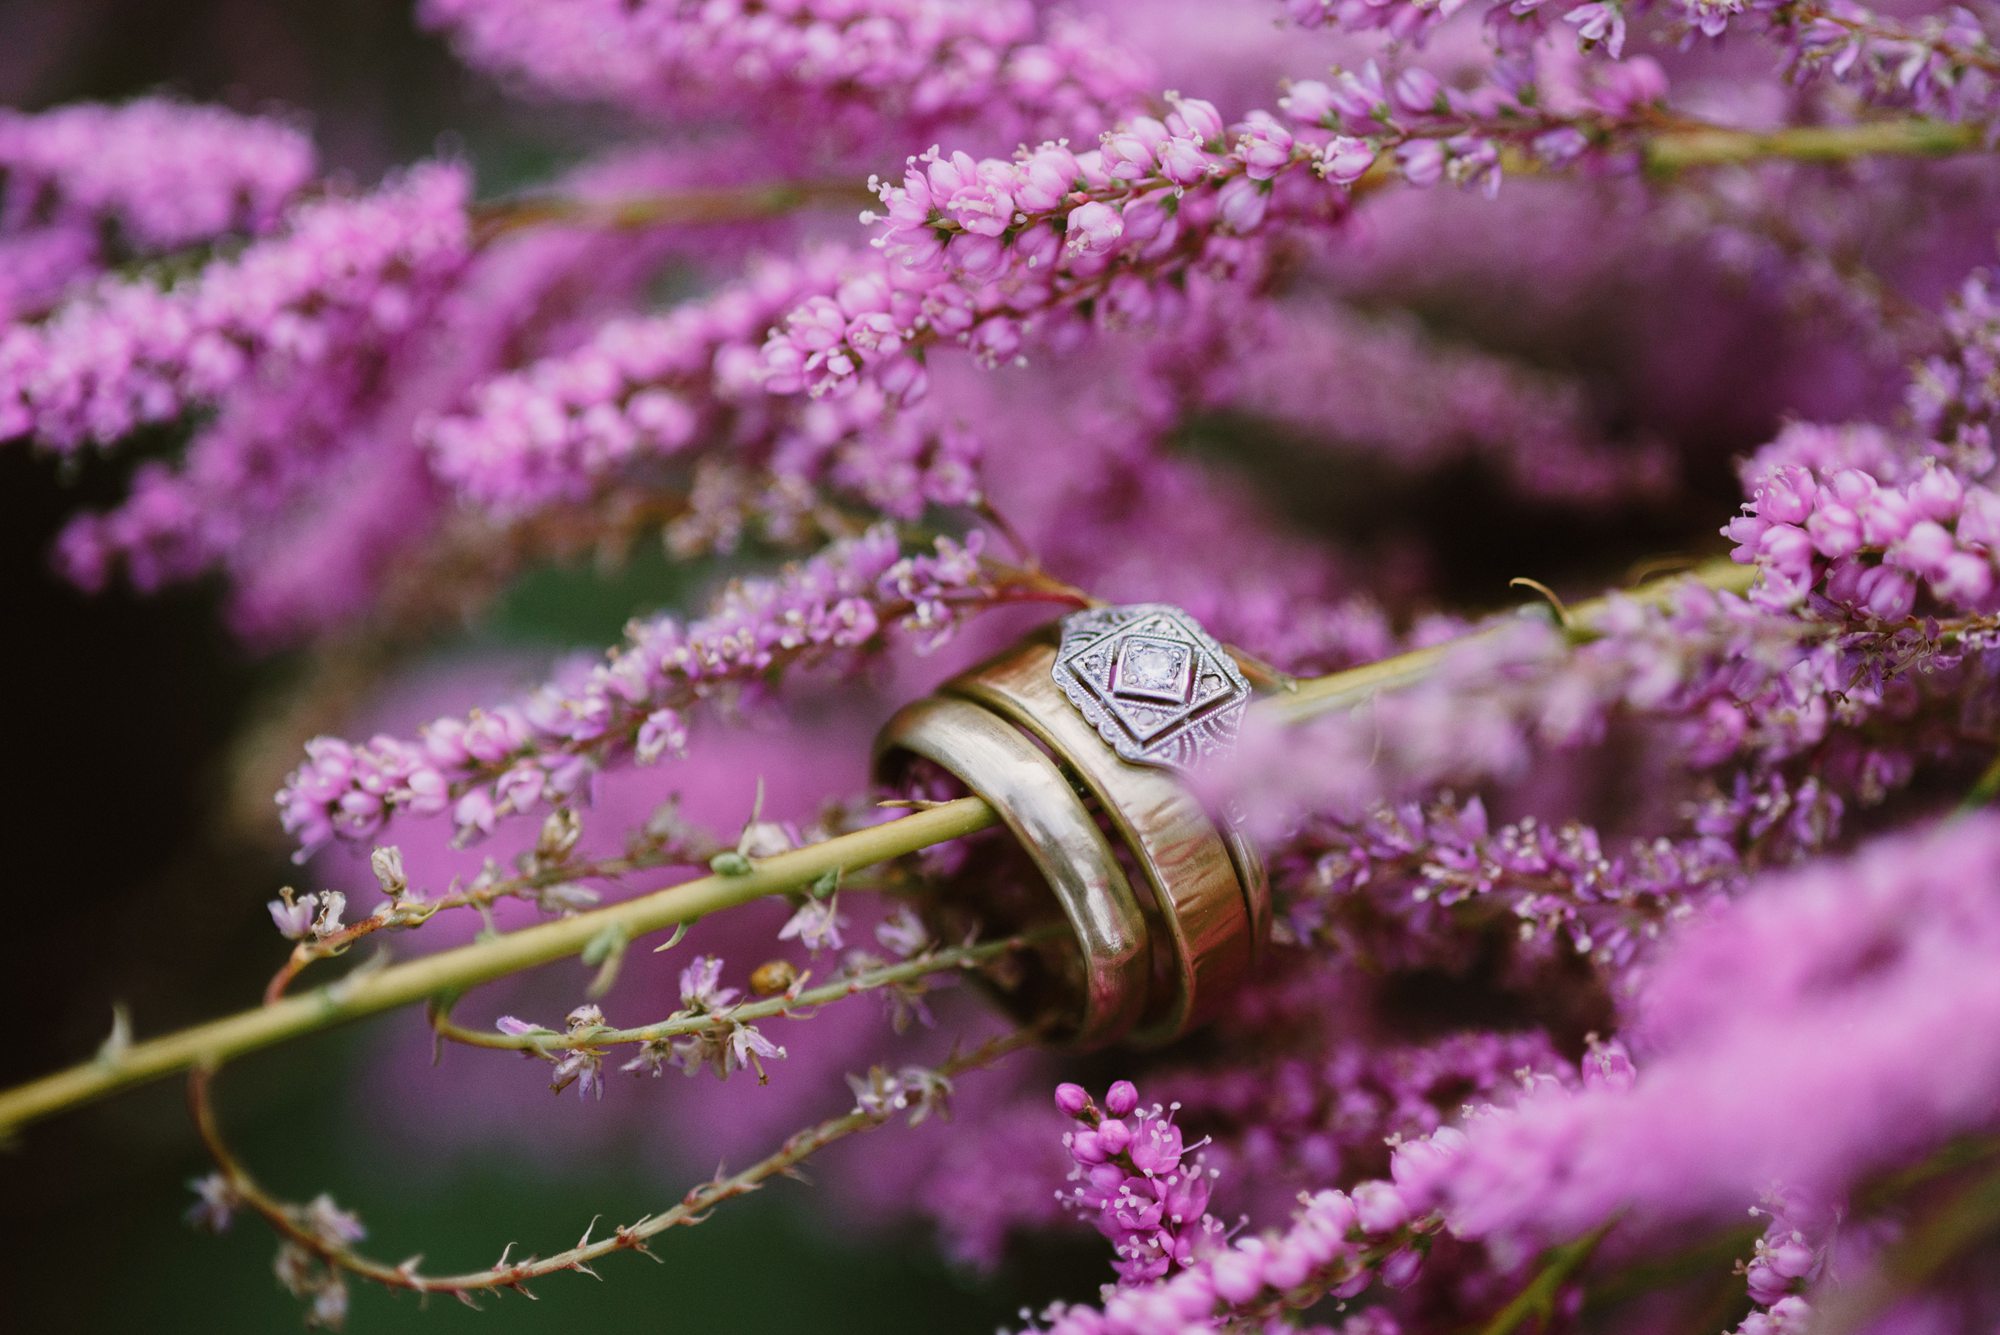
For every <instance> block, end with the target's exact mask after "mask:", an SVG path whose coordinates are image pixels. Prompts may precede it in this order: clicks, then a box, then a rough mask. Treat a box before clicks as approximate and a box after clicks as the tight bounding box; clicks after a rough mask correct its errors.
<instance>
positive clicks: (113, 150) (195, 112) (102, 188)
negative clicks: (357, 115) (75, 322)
mask: <svg viewBox="0 0 2000 1335" xmlns="http://www.w3.org/2000/svg"><path fill="white" fill-rule="evenodd" d="M317 170H318V155H317V153H316V152H315V151H314V148H313V144H312V140H311V139H309V138H308V137H307V136H306V135H305V133H304V132H302V131H301V130H299V129H298V128H296V127H294V126H292V125H288V124H286V123H284V122H283V121H279V120H273V119H270V118H267V117H261V116H239V115H237V114H235V113H233V112H229V111H225V110H223V109H222V108H220V107H212V106H199V105H191V104H188V103H184V102H175V101H170V100H168V99H166V98H157V97H149V98H141V99H139V100H137V101H134V102H128V103H125V104H123V105H118V106H110V105H102V104H96V103H87V102H86V103H76V104H73V105H70V106H65V107H57V108H56V109H54V110H52V111H44V112H40V113H37V114H33V115H29V114H24V113H22V112H17V111H10V110H7V109H4V108H0V233H30V234H33V233H37V232H44V231H46V232H52V233H63V232H66V231H69V230H70V229H80V230H94V229H97V228H109V229H111V230H113V231H114V232H115V233H116V234H117V236H118V237H119V239H120V240H121V241H122V242H123V243H124V244H125V246H127V247H129V248H130V249H131V250H133V251H138V252H152V251H164V250H173V249H176V248H179V247H182V246H188V245H193V244H195V243H198V242H203V241H208V240H211V239H213V238H216V237H220V236H225V235H228V234H230V233H233V232H249V233H252V234H256V233H262V232H266V231H269V230H270V229H271V228H272V227H274V226H276V225H277V223H278V220H279V219H280V217H281V216H282V215H283V213H284V210H285V209H286V208H287V207H288V206H289V205H290V204H291V203H292V202H293V201H294V200H295V199H296V198H297V196H298V195H299V193H300V192H301V191H302V190H304V189H305V187H306V186H307V185H308V184H309V183H310V182H311V181H312V180H313V177H314V175H315V174H316V172H317Z"/></svg>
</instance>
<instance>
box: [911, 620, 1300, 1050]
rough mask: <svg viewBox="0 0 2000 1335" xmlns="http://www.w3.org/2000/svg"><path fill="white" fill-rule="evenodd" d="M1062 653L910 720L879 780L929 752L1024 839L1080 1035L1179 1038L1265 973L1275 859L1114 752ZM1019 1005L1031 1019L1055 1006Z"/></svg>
mask: <svg viewBox="0 0 2000 1335" xmlns="http://www.w3.org/2000/svg"><path fill="white" fill-rule="evenodd" d="M1183 615H1184V614H1183ZM1212 647H1213V645H1212V642H1211V648H1212ZM1056 652H1057V651H1056V648H1055V642H1054V639H1053V637H1052V636H1051V635H1050V634H1049V633H1048V632H1047V631H1043V632H1040V633H1037V634H1036V635H1033V636H1031V637H1029V638H1028V639H1027V640H1026V641H1024V642H1023V643H1021V644H1019V645H1017V646H1016V647H1014V648H1013V649H1010V650H1008V651H1007V652H1005V653H1003V654H1000V655H999V656H997V657H995V658H993V659H990V660H988V661H987V662H985V663H983V664H981V665H980V666H978V667H975V668H973V669H971V670H969V671H967V672H965V673H963V674H961V675H960V676H957V677H954V678H953V679H952V680H950V681H949V682H947V683H946V684H945V685H944V686H943V687H942V688H941V689H940V692H939V694H938V695H936V696H933V697H931V698H929V699H926V700H920V701H918V702H917V703H915V704H913V705H910V706H909V707H907V708H905V709H904V710H902V711H901V712H900V713H898V714H897V715H896V716H895V718H893V719H891V720H890V722H889V724H888V726H887V727H885V728H884V729H883V732H882V734H881V736H880V737H879V738H878V739H877V741H876V774H877V778H878V779H879V780H881V781H882V782H884V783H886V784H889V785H891V786H895V785H897V784H898V783H899V782H901V781H902V779H903V776H904V771H905V770H906V769H907V768H908V758H909V757H911V756H918V757H922V758H923V759H925V760H928V761H930V762H932V763H933V764H935V765H937V766H939V767H941V768H942V769H944V770H945V771H947V772H948V773H949V774H951V775H952V776H954V777H955V778H956V779H957V780H958V781H959V782H961V783H963V784H964V785H965V787H967V788H968V789H970V790H971V791H972V792H975V793H977V794H979V795H980V796H981V797H983V798H985V799H986V800H987V801H988V802H989V803H991V804H992V805H993V807H994V809H995V810H996V811H997V812H998V813H999V815H1000V817H1001V819H1002V821H1004V822H1005V823H1006V825H1007V826H1008V827H1009V828H1010V829H1011V830H1012V831H1013V832H1014V834H1015V836H1016V838H1017V839H1018V840H1019V841H1020V843H1021V845H1022V847H1023V849H1024V850H1025V851H1026V852H1027V854H1028V856H1029V857H1030V858H1031V859H1032V860H1033V862H1034V864H1035V866H1036V868H1037V869H1038V870H1039V871H1040V873H1041V875H1042V876H1043V877H1044V878H1045V879H1046V881H1047V883H1048V886H1049V888H1050V890H1051V891H1052V892H1053V895H1054V899H1055V902H1056V904H1057V906H1059V907H1060V909H1061V911H1062V914H1063V916H1064V917H1065V918H1066V919H1067V921H1068V923H1069V925H1070V929H1071V932H1072V934H1073V936H1074V941H1073V942H1072V943H1068V946H1067V948H1066V950H1065V952H1064V955H1063V967H1062V969H1061V970H1059V972H1062V973H1066V974H1067V976H1068V978H1069V980H1070V981H1069V985H1068V986H1067V988H1066V989H1065V993H1064V995H1063V996H1061V997H1059V998H1055V999H1053V1002H1054V1004H1056V1005H1059V1006H1063V1007H1065V1008H1066V1011H1067V1013H1068V1015H1069V1016H1070V1017H1072V1018H1071V1020H1070V1023H1071V1029H1070V1032H1069V1033H1068V1035H1067V1036H1066V1037H1067V1038H1068V1039H1069V1041H1071V1042H1073V1043H1075V1044H1077V1045H1080V1046H1091V1045H1097V1044H1102V1043H1107V1042H1110V1041H1113V1040H1115V1039H1118V1038H1121V1037H1127V1036H1130V1037H1132V1038H1133V1039H1135V1040H1136V1041H1138V1042H1141V1043H1160V1042H1166V1041H1168V1040H1170V1039H1172V1038H1175V1037H1177V1036H1178V1035H1180V1034H1181V1033H1183V1032H1185V1031H1186V1030H1187V1029H1189V1028H1191V1027H1192V1026H1194V1025H1196V1024H1199V1023H1201V1022H1202V1021H1203V1020H1205V1019H1207V1018H1208V1017H1209V1016H1210V1015H1212V1014H1213V1013H1214V1011H1215V1009H1216V1008H1217V1007H1218V1006H1219V1005H1220V1004H1221V1003H1222V1002H1223V1001H1224V1000H1225V999H1226V998H1227V997H1228V996H1229V995H1230V994H1231V993H1233V992H1234V991H1235V990H1236V989H1237V987H1238V986H1240V985H1241V984H1242V982H1243V981H1244V980H1245V979H1246V978H1247V977H1248V976H1249V974H1250V972H1251V970H1252V968H1253V967H1254V965H1255V963H1256V960H1257V956H1258V954H1259V952H1260V949H1261V946H1262V943H1263V941H1264V939H1265V937H1266V935H1267V933H1268V931H1269V924H1270V895H1269V888H1268V883H1267V880H1266V877H1265V873H1264V868H1263V863H1262V861H1261V860H1260V859H1259V858H1258V856H1257V853H1256V850H1255V849H1254V848H1253V847H1251V845H1250V844H1249V843H1248V842H1247V841H1246V840H1245V839H1244V838H1243V837H1242V836H1241V835H1240V834H1238V833H1237V832H1236V831H1235V830H1234V829H1232V828H1231V827H1230V826H1229V825H1227V824H1226V823H1224V824H1218V823H1217V822H1216V821H1214V820H1213V819H1211V818H1210V816H1209V815H1208V813H1207V812H1206V811H1204V810H1203V808H1202V806H1201V804H1200V802H1199V801H1198V800H1197V799H1196V798H1195V796H1194V795H1193V794H1192V793H1191V792H1190V791H1189V790H1188V789H1187V788H1186V787H1185V786H1184V784H1183V783H1182V781H1181V780H1180V778H1178V777H1177V776H1176V775H1175V774H1174V773H1172V772H1171V771H1169V770H1166V769H1162V768H1158V767H1156V766H1152V765H1145V764H1135V763H1132V762H1130V761H1127V760H1124V759H1121V758H1120V756H1119V755H1118V754H1116V753H1114V751H1113V750H1112V748H1111V747H1110V746H1109V745H1108V744H1107V743H1106V741H1105V739H1104V738H1103V737H1102V736H1100V734H1099V732H1098V730H1097V728H1095V727H1094V726H1093V725H1092V724H1091V723H1090V722H1089V721H1088V720H1086V719H1085V718H1084V717H1083V715H1082V714H1080V713H1079V712H1078V711H1077V709H1076V708H1075V706H1074V705H1073V704H1072V703H1071V701H1070V700H1069V699H1068V698H1066V697H1065V694H1064V692H1063V690H1062V689H1061V688H1060V687H1059V685H1058V684H1057V683H1056V681H1055V679H1054V678H1053V677H1052V675H1051V670H1052V668H1053V667H1054V665H1055V662H1056ZM1218 652H1219V651H1218ZM1093 808H1095V814H1094V813H1093ZM1100 818H1101V823H1100ZM1114 842H1115V845H1116V846H1115V847H1114ZM1128 868H1129V870H1130V872H1131V875H1128V874H1127V869H1128ZM1135 885H1136V887H1137V888H1136V889H1135ZM1140 890H1143V893H1140ZM935 907H936V909H937V911H939V912H942V911H944V910H945V909H946V908H949V907H951V905H950V904H949V903H948V902H947V903H942V904H939V905H937V906H935ZM974 907H983V905H975V906H974ZM1019 925H1020V924H1018V923H1014V924H1007V923H992V922H989V923H987V924H986V927H987V929H988V930H995V929H996V928H999V927H1003V926H1010V927H1018V926H1019ZM1003 997H1004V999H1006V1000H1007V1001H1008V1002H1009V1003H1010V1004H1011V1005H1013V1006H1014V1007H1015V1009H1017V1010H1020V1011H1024V1012H1025V1011H1028V1010H1031V1009H1033V1008H1034V1007H1035V1006H1036V1005H1037V1004H1042V1005H1048V1004H1050V1003H1051V1000H1052V999H1051V998H1049V997H1048V996H1046V995H1041V996H1036V995H1035V994H1034V993H1033V991H1032V990H1029V991H1026V992H1020V991H1016V992H1007V991H1005V990H1003ZM1037 1018H1040V1017H1037Z"/></svg>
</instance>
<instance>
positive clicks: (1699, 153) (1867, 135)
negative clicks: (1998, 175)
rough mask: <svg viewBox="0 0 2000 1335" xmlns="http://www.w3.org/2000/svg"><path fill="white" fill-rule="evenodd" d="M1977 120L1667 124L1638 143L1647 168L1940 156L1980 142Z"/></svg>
mask: <svg viewBox="0 0 2000 1335" xmlns="http://www.w3.org/2000/svg"><path fill="white" fill-rule="evenodd" d="M1983 138H1984V131H1983V129H1982V128H1981V127H1980V126H1977V125H1961V124H1958V123H1956V122H1953V121H1934V120H1925V119H1922V118H1920V117H1908V118H1904V119H1899V120H1881V121H1862V122H1861V123H1859V124H1857V125H1795V126H1792V127H1790V128H1788V129H1783V130H1725V129H1720V128H1707V127H1703V128H1699V129H1685V130H1669V131H1665V132H1663V133H1660V134H1656V135H1652V136H1649V137H1648V138H1646V139H1645V140H1644V141H1643V144H1642V147H1641V149H1640V154H1641V157H1642V158H1643V160H1644V162H1645V165H1646V170H1647V171H1649V172H1654V173H1661V174H1666V173H1672V172H1678V171H1685V170H1687V169H1688V168H1691V167H1721V166H1728V165H1730V164H1732V163H1740V162H1755V161H1758V160H1760V159H1765V158H1786V159H1789V160H1791V161H1793V162H1846V161H1848V160H1850V159H1852V158H1867V157H1884V156H1888V157H1944V156H1948V155H1950V154H1953V153H1968V152H1972V151H1973V150H1976V149H1979V148H1981V147H1983V146H1984V143H1983Z"/></svg>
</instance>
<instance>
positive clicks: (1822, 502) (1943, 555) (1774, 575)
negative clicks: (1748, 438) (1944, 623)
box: [1723, 427, 2000, 622]
mask: <svg viewBox="0 0 2000 1335" xmlns="http://www.w3.org/2000/svg"><path fill="white" fill-rule="evenodd" d="M1780 459H1783V460H1786V462H1776V461H1777V460H1780ZM1759 461H1760V462H1761V463H1763V464H1764V465H1765V466H1766V471H1763V472H1762V473H1760V474H1758V475H1757V476H1755V477H1754V478H1753V479H1751V480H1750V486H1751V496H1750V499H1749V500H1748V501H1747V502H1745V504H1744V506H1743V513H1742V514H1741V515H1740V516H1739V517H1737V518H1736V519H1734V520H1732V521H1731V522H1730V524H1729V526H1728V527H1727V528H1726V529H1724V530H1723V531H1724V533H1726V534H1727V535H1728V537H1729V539H1730V541H1731V542H1733V543H1734V544H1735V550H1734V552H1733V553H1732V555H1733V556H1734V557H1735V558H1736V560H1738V561H1740V562H1743V563H1745V564H1754V565H1755V566H1756V567H1757V578H1758V583H1757V588H1756V591H1755V596H1756V597H1757V598H1758V599H1759V601H1761V602H1762V603H1764V604H1766V605H1768V606H1773V607H1792V606H1797V605H1799V604H1801V603H1805V602H1806V601H1807V600H1808V599H1813V598H1817V599H1822V600H1824V601H1825V602H1826V603H1830V604H1832V605H1834V606H1835V607H1837V608H1839V609H1841V610H1842V611H1843V612H1844V613H1846V614H1847V615H1850V616H1860V617H1868V618H1874V619H1876V620H1879V621H1891V622H1893V621H1902V620H1905V619H1907V618H1909V617H1911V616H1912V615H1915V614H1916V613H1917V612H1918V610H1919V606H1920V599H1921V600H1922V605H1923V606H1924V607H1925V608H1926V609H1932V608H1935V609H1938V610H1941V611H1943V612H1946V613H1961V614H1962V613H1968V612H1969V613H1974V614H1980V613H1989V612H1993V611H1995V610H2000V566H1996V560H2000V557H1996V551H1997V550H2000V493H1995V492H1994V491H1992V490H1991V489H1990V488H1987V487H1984V486H1977V485H1967V483H1966V482H1965V481H1964V480H1963V479H1962V478H1961V477H1960V475H1959V474H1958V473H1956V472H1954V471H1953V470H1952V469H1951V468H1949V467H1947V466H1945V465H1944V464H1943V463H1942V462H1941V461H1939V460H1937V459H1925V458H1923V457H1922V456H1914V457H1913V456H1912V455H1910V454H1908V453H1905V452H1898V451H1896V450H1895V449H1894V447H1893V445H1892V444H1891V442H1890V441H1889V440H1888V439H1887V438H1886V437H1884V436H1882V435H1880V434H1879V433H1873V432H1864V433H1854V432H1826V431H1824V430H1821V429H1818V428H1814V427H1794V428H1792V429H1791V430H1790V431H1789V432H1788V433H1787V434H1786V435H1785V436H1783V437H1781V438H1780V439H1779V440H1778V441H1776V442H1774V443H1773V445H1772V446H1771V447H1769V448H1768V449H1767V450H1766V451H1765V452H1764V453H1763V454H1762V455H1760V456H1759Z"/></svg>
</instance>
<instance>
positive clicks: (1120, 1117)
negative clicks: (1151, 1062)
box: [1056, 1080, 1223, 1284]
mask: <svg viewBox="0 0 2000 1335" xmlns="http://www.w3.org/2000/svg"><path fill="white" fill-rule="evenodd" d="M1056 1107H1058V1108H1060V1109H1061V1110H1062V1111H1063V1113H1064V1114H1065V1115H1066V1116H1068V1117H1070V1118H1071V1119H1072V1120H1074V1121H1075V1122H1076V1123H1077V1125H1078V1127H1079V1128H1080V1129H1078V1130H1075V1131H1071V1132H1068V1133H1066V1134H1065V1135H1064V1136H1063V1147H1064V1148H1065V1149H1067V1150H1068V1151H1069V1156H1070V1159H1071V1160H1072V1161H1073V1162H1074V1163H1075V1165H1076V1166H1075V1167H1074V1168H1073V1169H1071V1171H1070V1179H1071V1180H1072V1181H1073V1182H1075V1183H1076V1184H1077V1185H1076V1186H1074V1187H1072V1188H1070V1191H1069V1193H1068V1196H1067V1204H1068V1206H1069V1208H1070V1209H1071V1210H1072V1211H1074V1212H1075V1213H1076V1214H1077V1215H1079V1216H1080V1217H1082V1218H1084V1219H1088V1220H1089V1221H1090V1222H1091V1223H1092V1224H1094V1225H1095V1226H1096V1228H1097V1231H1098V1232H1100V1233H1102V1234H1103V1235H1104V1236H1105V1237H1106V1238H1109V1239H1110V1240H1111V1248H1112V1250H1113V1251H1114V1252H1115V1253H1117V1257H1118V1259H1117V1260H1116V1261H1114V1262H1112V1268H1113V1269H1115V1270H1116V1271H1117V1272H1118V1277H1119V1279H1120V1280H1122V1281H1123V1282H1124V1283H1126V1284H1142V1283H1145V1282H1147V1281H1149V1280H1156V1279H1163V1278H1165V1277H1166V1276H1168V1275H1171V1274H1174V1273H1175V1272H1177V1271H1182V1270H1186V1269H1187V1268H1188V1267H1190V1266H1192V1265H1194V1264H1195V1263H1196V1262H1198V1261H1200V1260H1202V1259H1203V1258H1204V1257H1206V1256H1208V1255H1210V1254H1212V1253H1213V1252H1214V1251H1215V1250H1217V1249H1218V1248H1219V1247H1220V1246H1221V1245H1222V1237H1223V1227H1222V1224H1221V1222H1220V1221H1219V1220H1217V1219H1215V1218H1213V1217H1212V1216H1211V1215H1210V1214H1209V1213H1208V1192H1209V1182H1210V1180H1211V1178H1212V1176H1213V1174H1212V1173H1211V1172H1210V1171H1209V1170H1208V1169H1206V1168H1204V1167H1203V1166H1202V1162H1201V1159H1200V1157H1199V1156H1197V1155H1196V1154H1195V1153H1194V1148H1193V1147H1191V1146H1189V1145H1187V1144H1186V1143H1185V1142H1184V1141H1183V1140H1182V1138H1181V1129H1180V1128H1179V1127H1178V1126H1175V1125H1174V1120H1173V1114H1172V1113H1171V1112H1169V1111H1168V1110H1167V1109H1166V1108H1163V1107H1161V1106H1160V1105H1158V1104H1155V1105H1153V1106H1152V1107H1150V1108H1141V1107H1140V1106H1139V1091H1138V1090H1137V1089H1136V1088H1134V1086H1133V1084H1132V1082H1131V1081H1129V1080H1120V1081H1118V1082H1117V1083H1116V1084H1114V1085H1112V1086H1111V1088H1110V1089H1109V1090H1107V1091H1106V1092H1105V1095H1104V1106H1103V1107H1102V1108H1099V1107H1098V1106H1097V1104H1095V1103H1093V1102H1092V1101H1091V1098H1090V1095H1089V1094H1088V1093H1087V1092H1085V1090H1084V1088H1083V1087H1082V1086H1081V1085H1061V1086H1058V1087H1057V1089H1056Z"/></svg>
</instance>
